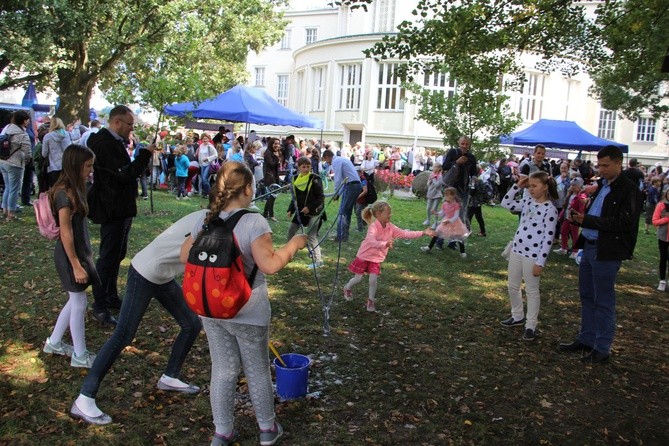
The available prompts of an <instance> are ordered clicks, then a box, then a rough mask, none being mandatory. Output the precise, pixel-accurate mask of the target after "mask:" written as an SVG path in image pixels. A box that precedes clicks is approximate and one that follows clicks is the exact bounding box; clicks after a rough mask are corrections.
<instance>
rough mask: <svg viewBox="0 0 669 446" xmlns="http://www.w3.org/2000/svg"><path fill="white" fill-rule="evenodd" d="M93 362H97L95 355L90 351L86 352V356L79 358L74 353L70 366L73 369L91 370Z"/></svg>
mask: <svg viewBox="0 0 669 446" xmlns="http://www.w3.org/2000/svg"><path fill="white" fill-rule="evenodd" d="M93 361H95V353H91V352H89V351H88V350H86V351H85V352H84V354H83V355H81V356H77V355H75V354H74V353H72V360H71V361H70V365H71V366H72V367H82V368H86V369H90V368H91V367H92V366H93Z"/></svg>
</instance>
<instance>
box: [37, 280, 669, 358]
mask: <svg viewBox="0 0 669 446" xmlns="http://www.w3.org/2000/svg"><path fill="white" fill-rule="evenodd" d="M663 291H664V290H663ZM42 351H43V352H44V353H51V354H54V355H61V356H72V352H73V351H74V348H73V347H72V346H71V345H70V344H66V343H65V342H63V341H60V343H59V344H58V345H55V344H52V343H51V339H49V338H46V341H45V342H44V348H43V349H42Z"/></svg>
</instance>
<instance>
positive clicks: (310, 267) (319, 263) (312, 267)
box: [307, 262, 324, 269]
mask: <svg viewBox="0 0 669 446" xmlns="http://www.w3.org/2000/svg"><path fill="white" fill-rule="evenodd" d="M323 265H324V263H323V262H316V263H310V264H309V265H307V268H309V269H316V268H322V267H323Z"/></svg>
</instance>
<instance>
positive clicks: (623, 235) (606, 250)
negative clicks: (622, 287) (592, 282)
mask: <svg viewBox="0 0 669 446" xmlns="http://www.w3.org/2000/svg"><path fill="white" fill-rule="evenodd" d="M602 181H603V180H601V179H600V180H598V181H597V184H598V186H599V187H598V188H597V191H596V192H595V193H594V195H593V196H592V197H591V199H590V205H589V206H588V209H590V206H592V203H594V201H595V198H596V197H597V195H598V194H599V192H600V191H601V190H602ZM610 187H611V191H610V192H609V194H608V195H607V196H606V198H604V203H603V204H602V214H601V216H599V217H594V216H592V215H588V214H587V210H586V214H585V217H584V218H583V223H582V224H581V227H583V228H589V229H597V230H598V231H599V237H598V238H597V260H627V259H631V258H632V254H633V253H634V247H635V246H636V239H637V233H638V232H639V215H640V214H641V196H640V193H639V186H638V185H635V184H634V183H632V181H631V180H630V179H629V178H627V177H626V176H625V175H622V174H621V175H618V178H616V179H615V180H614V181H613V182H612V183H611V184H610ZM584 243H585V238H584V237H583V235H581V236H580V237H579V238H578V241H577V243H576V246H577V247H578V248H582V247H583V244H584Z"/></svg>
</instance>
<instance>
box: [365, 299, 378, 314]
mask: <svg viewBox="0 0 669 446" xmlns="http://www.w3.org/2000/svg"><path fill="white" fill-rule="evenodd" d="M367 311H369V312H370V313H375V312H376V304H375V302H374V301H373V300H372V299H367Z"/></svg>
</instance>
